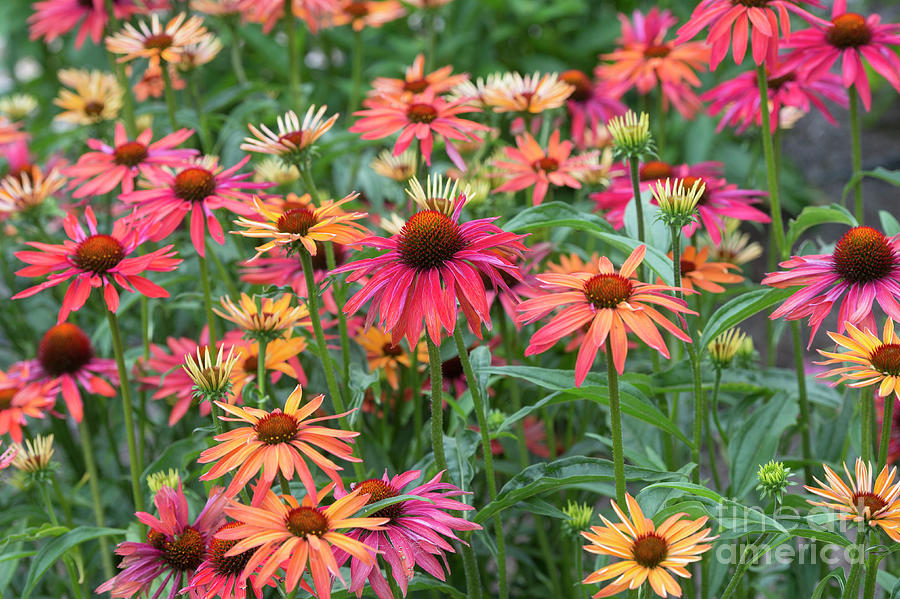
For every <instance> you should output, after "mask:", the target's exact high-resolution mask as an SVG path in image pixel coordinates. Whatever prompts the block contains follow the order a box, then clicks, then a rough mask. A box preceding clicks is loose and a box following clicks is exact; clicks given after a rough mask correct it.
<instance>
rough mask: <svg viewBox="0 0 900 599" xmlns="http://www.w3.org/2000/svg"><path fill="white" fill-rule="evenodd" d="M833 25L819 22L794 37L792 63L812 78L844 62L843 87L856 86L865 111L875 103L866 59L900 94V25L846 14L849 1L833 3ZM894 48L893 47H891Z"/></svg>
mask: <svg viewBox="0 0 900 599" xmlns="http://www.w3.org/2000/svg"><path fill="white" fill-rule="evenodd" d="M831 17H832V18H831V22H828V21H823V20H821V19H816V20H815V21H814V22H813V26H812V27H811V28H809V29H804V30H803V31H798V32H796V33H794V34H793V35H791V37H790V38H789V39H788V40H787V42H785V46H786V47H789V48H795V51H794V53H793V54H791V56H790V57H789V58H788V60H789V62H790V64H792V65H794V66H795V67H797V68H798V69H800V70H803V71H806V72H809V73H812V74H813V75H817V74H821V73H825V72H827V71H828V70H829V69H831V67H832V65H834V63H835V62H837V61H838V59H840V60H841V79H842V80H843V84H844V87H847V88H849V87H850V86H851V85H852V86H855V87H856V90H857V92H859V97H860V98H861V99H862V101H863V106H865V108H866V110H869V107H870V106H871V103H872V94H871V92H870V90H869V76H868V74H867V73H866V67H865V64H864V63H863V59H865V60H866V62H868V64H869V66H871V67H872V68H873V69H875V71H877V72H878V73H880V74H881V76H882V77H884V78H885V79H887V80H888V82H889V83H890V84H891V85H893V86H894V89H896V90H897V91H900V58H898V57H897V50H896V47H897V46H900V23H890V24H885V25H882V24H881V17H880V16H879V15H876V14H873V15H869V16H868V17H864V16H862V15H859V14H857V13H855V12H847V0H834V5H833V6H832V8H831ZM892 46H893V48H892Z"/></svg>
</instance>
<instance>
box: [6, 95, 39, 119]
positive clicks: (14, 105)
mask: <svg viewBox="0 0 900 599" xmlns="http://www.w3.org/2000/svg"><path fill="white" fill-rule="evenodd" d="M37 108H38V101H37V98H35V97H34V96H32V95H31V94H10V95H8V96H3V97H2V98H0V115H3V116H5V117H6V118H8V119H11V120H13V121H21V120H24V119H26V118H28V117H29V116H31V115H32V114H34V112H35V111H36V110H37Z"/></svg>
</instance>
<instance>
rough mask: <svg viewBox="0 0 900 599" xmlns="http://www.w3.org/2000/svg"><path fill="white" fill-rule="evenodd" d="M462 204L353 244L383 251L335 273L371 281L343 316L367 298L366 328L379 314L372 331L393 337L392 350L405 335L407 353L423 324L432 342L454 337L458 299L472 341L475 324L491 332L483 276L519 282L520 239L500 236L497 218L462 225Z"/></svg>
mask: <svg viewBox="0 0 900 599" xmlns="http://www.w3.org/2000/svg"><path fill="white" fill-rule="evenodd" d="M464 204H465V196H460V198H459V199H458V200H457V202H456V206H455V207H454V209H453V212H452V213H451V215H450V216H448V215H446V214H444V213H442V212H439V211H437V210H422V211H420V212H417V213H416V214H414V215H413V216H412V217H410V219H409V220H408V221H406V224H405V225H403V229H402V230H401V231H400V232H399V233H397V234H396V235H394V236H393V237H391V238H390V239H385V238H383V237H375V236H373V237H367V238H366V239H363V240H362V241H360V242H358V243H357V244H354V245H358V246H363V247H366V246H367V247H374V248H377V249H379V250H387V252H386V253H384V254H382V255H381V256H378V257H376V258H368V259H364V260H357V261H355V262H351V263H349V264H347V265H345V266H342V267H340V268H338V269H336V270H334V271H333V272H334V273H339V272H350V273H351V274H350V276H349V277H347V280H348V281H356V280H358V279H360V278H361V277H364V276H369V275H371V278H370V279H369V280H368V281H366V283H365V284H364V285H363V288H362V289H361V290H360V291H358V292H357V293H356V294H355V295H354V296H353V297H351V298H350V300H349V301H348V302H347V304H346V305H345V306H344V312H346V313H347V314H352V313H353V312H356V311H357V310H359V309H360V308H361V307H362V306H363V304H365V303H366V302H368V301H369V300H371V302H372V303H371V304H370V306H369V310H368V314H367V315H366V327H369V326H371V325H372V323H373V322H375V318H376V316H377V315H378V314H380V315H381V316H380V318H379V320H378V325H379V326H380V327H381V328H382V329H384V330H385V331H388V332H390V333H391V337H392V342H393V344H394V345H397V343H399V342H400V339H402V338H403V337H406V339H407V342H408V343H409V345H410V347H412V346H413V344H415V343H416V342H418V340H419V336H420V335H421V333H422V323H423V321H424V323H425V326H426V328H427V330H428V335H429V337H431V340H432V341H433V342H434V343H435V344H438V345H439V344H440V338H441V332H442V330H443V329H446V331H447V334H448V335H452V334H453V330H454V327H455V326H456V317H457V301H459V305H460V306H461V307H462V310H463V313H464V314H465V315H466V320H467V321H468V323H469V327H470V328H471V329H472V331H473V332H474V333H475V334H476V335H478V336H480V335H481V323H486V324H487V325H488V327H490V322H491V317H490V307H489V305H488V301H487V296H486V293H485V288H484V283H483V282H482V274H483V275H486V276H487V277H488V279H489V280H490V281H491V283H492V284H493V285H494V286H495V287H499V288H501V289H508V285H507V283H506V281H504V279H503V276H502V275H503V273H507V274H508V275H511V276H513V277H514V278H517V277H518V274H517V272H516V267H515V265H514V264H513V262H512V259H513V258H515V257H517V256H520V255H521V252H522V251H523V250H524V249H525V246H523V245H522V243H521V242H520V240H521V239H522V238H523V236H522V235H514V234H512V233H506V232H504V231H502V230H501V229H500V228H499V227H497V226H496V225H494V224H493V221H495V220H497V217H495V218H486V219H479V220H473V221H469V222H466V223H460V222H459V215H460V212H461V211H462V208H463V205H464Z"/></svg>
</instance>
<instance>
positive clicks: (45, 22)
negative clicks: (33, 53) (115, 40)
mask: <svg viewBox="0 0 900 599" xmlns="http://www.w3.org/2000/svg"><path fill="white" fill-rule="evenodd" d="M166 8H168V1H167V0H141V1H140V2H136V1H135V0H116V2H114V3H113V14H114V15H115V17H116V19H118V20H120V21H121V20H127V19H128V18H129V17H131V16H132V15H134V14H139V13H143V14H146V13H147V12H149V11H151V10H159V9H166ZM33 10H34V13H33V14H32V15H31V16H30V17H28V30H29V38H30V39H32V40H36V39H41V38H42V39H43V40H44V42H46V43H48V44H49V43H50V42H52V41H53V40H55V39H56V38H58V37H60V36H61V35H64V34H66V33H68V32H70V31H72V30H73V29H75V28H76V27H78V35H76V36H75V47H76V48H80V47H81V46H82V45H83V44H84V41H85V40H86V39H87V38H88V36H90V38H91V41H92V42H94V43H95V44H99V43H100V40H101V39H102V38H103V30H104V28H105V27H106V24H107V22H108V21H109V14H108V13H107V12H106V2H105V0H41V1H40V2H35V3H34V7H33ZM79 23H80V24H81V26H80V27H79Z"/></svg>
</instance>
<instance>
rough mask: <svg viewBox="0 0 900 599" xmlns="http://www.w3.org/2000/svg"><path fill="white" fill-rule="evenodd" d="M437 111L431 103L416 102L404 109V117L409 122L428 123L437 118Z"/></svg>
mask: <svg viewBox="0 0 900 599" xmlns="http://www.w3.org/2000/svg"><path fill="white" fill-rule="evenodd" d="M437 115H438V112H437V109H435V107H434V106H432V105H431V104H425V103H421V102H420V103H417V104H413V105H411V106H410V107H409V108H407V109H406V118H408V119H409V121H410V122H411V123H426V124H427V123H430V122H432V121H433V120H434V119H436V118H437Z"/></svg>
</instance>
